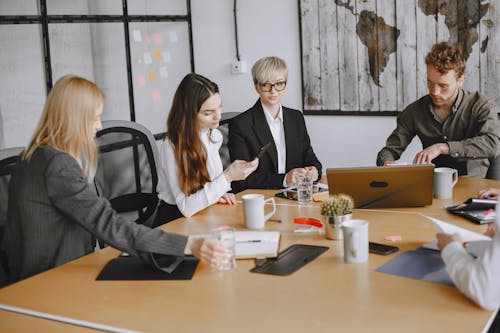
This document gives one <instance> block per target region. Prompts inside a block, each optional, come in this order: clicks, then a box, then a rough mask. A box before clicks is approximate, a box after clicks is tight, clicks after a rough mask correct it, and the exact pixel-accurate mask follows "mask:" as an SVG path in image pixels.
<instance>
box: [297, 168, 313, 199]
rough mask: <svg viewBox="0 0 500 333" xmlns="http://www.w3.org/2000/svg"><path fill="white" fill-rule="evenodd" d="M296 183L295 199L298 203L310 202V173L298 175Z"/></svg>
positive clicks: (311, 189) (311, 188)
mask: <svg viewBox="0 0 500 333" xmlns="http://www.w3.org/2000/svg"><path fill="white" fill-rule="evenodd" d="M296 183H297V200H298V202H299V203H300V204H308V203H311V202H312V193H313V180H312V178H311V176H310V175H308V174H306V175H298V176H297V177H296Z"/></svg>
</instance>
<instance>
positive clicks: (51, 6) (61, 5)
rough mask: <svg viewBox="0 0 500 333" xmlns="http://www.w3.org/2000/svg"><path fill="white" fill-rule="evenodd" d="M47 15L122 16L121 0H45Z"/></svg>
mask: <svg viewBox="0 0 500 333" xmlns="http://www.w3.org/2000/svg"><path fill="white" fill-rule="evenodd" d="M47 13H48V14H49V15H122V14H123V11H122V1H121V0H105V1H103V0H71V1H68V0H47Z"/></svg>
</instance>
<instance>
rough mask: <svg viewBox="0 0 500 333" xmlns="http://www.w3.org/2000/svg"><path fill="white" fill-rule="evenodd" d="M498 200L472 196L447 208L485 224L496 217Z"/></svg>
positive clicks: (451, 211)
mask: <svg viewBox="0 0 500 333" xmlns="http://www.w3.org/2000/svg"><path fill="white" fill-rule="evenodd" d="M496 203H497V201H496V200H492V199H476V198H470V199H468V200H467V201H465V202H464V203H461V204H459V205H455V206H450V207H446V209H447V210H448V211H449V212H450V213H452V214H455V215H459V216H462V217H465V218H466V219H468V220H471V221H472V222H475V223H478V224H483V223H491V222H494V221H495V219H496V214H495V211H494V208H495V205H496Z"/></svg>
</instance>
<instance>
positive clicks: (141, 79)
mask: <svg viewBox="0 0 500 333" xmlns="http://www.w3.org/2000/svg"><path fill="white" fill-rule="evenodd" d="M137 82H138V83H139V87H144V86H145V85H146V78H145V77H144V75H139V76H138V77H137Z"/></svg>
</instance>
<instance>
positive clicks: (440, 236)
mask: <svg viewBox="0 0 500 333" xmlns="http://www.w3.org/2000/svg"><path fill="white" fill-rule="evenodd" d="M436 237H437V240H438V243H437V246H438V248H439V249H440V250H443V249H444V248H445V247H446V245H448V244H450V243H451V242H454V241H458V242H460V243H462V240H461V239H460V236H459V235H458V234H453V235H450V234H444V233H441V232H438V233H437V234H436ZM464 247H466V245H465V244H464Z"/></svg>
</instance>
